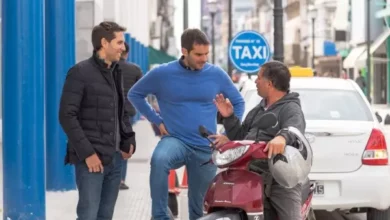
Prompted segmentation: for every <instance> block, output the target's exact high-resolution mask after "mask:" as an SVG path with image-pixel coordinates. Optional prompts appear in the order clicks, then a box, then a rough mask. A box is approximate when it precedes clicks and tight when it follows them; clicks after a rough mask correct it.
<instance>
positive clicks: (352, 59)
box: [343, 45, 366, 69]
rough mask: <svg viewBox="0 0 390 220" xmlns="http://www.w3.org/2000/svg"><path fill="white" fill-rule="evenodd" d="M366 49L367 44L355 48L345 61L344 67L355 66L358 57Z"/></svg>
mask: <svg viewBox="0 0 390 220" xmlns="http://www.w3.org/2000/svg"><path fill="white" fill-rule="evenodd" d="M364 51H366V46H365V45H362V46H358V47H355V48H353V49H352V50H351V52H350V53H349V54H348V56H347V58H345V60H344V62H343V66H344V68H346V69H349V68H355V65H356V61H357V59H358V58H359V56H360V55H361V54H362V53H363V52H364Z"/></svg>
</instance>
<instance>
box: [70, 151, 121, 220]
mask: <svg viewBox="0 0 390 220" xmlns="http://www.w3.org/2000/svg"><path fill="white" fill-rule="evenodd" d="M122 160H123V159H122V156H121V154H120V153H119V152H117V153H115V155H114V158H113V160H112V162H111V164H110V165H107V166H105V167H104V172H103V173H90V172H89V171H88V167H87V164H86V163H85V162H80V163H78V164H76V183H77V188H78V192H79V201H78V204H77V220H111V219H112V216H113V214H114V209H115V203H116V200H117V198H118V193H119V185H120V182H121V170H122Z"/></svg>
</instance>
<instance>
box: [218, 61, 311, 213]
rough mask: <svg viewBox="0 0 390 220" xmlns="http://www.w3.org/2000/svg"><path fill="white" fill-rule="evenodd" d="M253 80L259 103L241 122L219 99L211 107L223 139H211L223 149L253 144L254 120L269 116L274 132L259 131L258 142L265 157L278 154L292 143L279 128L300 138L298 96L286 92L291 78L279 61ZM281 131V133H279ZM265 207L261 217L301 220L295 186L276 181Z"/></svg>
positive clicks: (299, 189)
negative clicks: (220, 121) (231, 142)
mask: <svg viewBox="0 0 390 220" xmlns="http://www.w3.org/2000/svg"><path fill="white" fill-rule="evenodd" d="M257 75H258V78H257V79H256V85H257V92H258V94H259V96H261V97H262V98H263V99H262V101H261V102H260V103H259V104H258V105H257V106H256V107H255V108H254V109H252V110H251V111H250V112H249V113H248V115H247V117H246V118H245V120H244V122H243V123H242V124H241V122H240V119H239V118H237V117H236V116H235V115H234V114H233V106H232V104H231V103H230V101H229V100H228V99H225V98H224V97H223V95H218V96H217V97H216V99H215V104H216V106H217V108H218V110H219V112H220V114H221V115H222V117H224V119H223V125H224V127H225V130H226V135H227V136H224V135H212V138H214V139H215V141H214V142H215V144H216V145H217V147H218V146H221V145H223V144H224V143H226V142H228V141H229V140H242V139H249V140H255V138H256V134H257V130H258V129H257V127H258V124H257V123H258V119H259V117H260V116H261V115H262V114H264V113H265V112H273V113H274V114H276V116H277V117H278V125H277V126H275V127H274V128H269V129H266V130H260V132H259V136H258V137H259V140H262V141H268V145H267V147H266V148H265V149H264V151H268V157H269V158H271V156H272V155H276V154H282V153H283V152H284V149H285V146H286V144H288V145H291V144H293V142H295V140H296V139H295V137H294V136H293V135H291V134H289V133H287V132H285V131H281V129H283V128H287V127H289V126H293V127H295V128H297V129H298V130H299V131H300V132H301V133H302V134H304V130H305V127H306V123H305V118H304V115H303V112H302V109H301V105H300V100H299V94H298V93H295V92H290V91H289V90H290V78H291V74H290V71H289V69H288V68H287V66H285V65H284V64H283V63H281V62H279V61H270V62H268V63H266V64H264V65H263V66H262V67H261V69H260V71H259V73H258V74H257ZM279 131H281V132H279ZM278 132H279V133H278ZM258 165H259V166H261V167H262V169H263V170H264V169H265V170H268V169H269V168H268V163H267V161H264V162H263V161H262V163H260V164H258ZM267 187H270V191H269V195H266V196H267V197H268V199H267V200H268V201H267V202H268V203H269V204H270V207H269V209H268V210H265V215H267V212H268V213H272V212H276V214H277V216H278V219H279V220H301V219H302V217H301V200H302V196H301V195H302V186H301V184H298V185H297V186H295V187H293V188H285V187H283V186H281V185H279V184H278V183H276V181H272V182H271V184H270V186H266V189H267Z"/></svg>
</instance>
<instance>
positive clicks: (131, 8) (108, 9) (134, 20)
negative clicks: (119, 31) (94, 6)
mask: <svg viewBox="0 0 390 220" xmlns="http://www.w3.org/2000/svg"><path fill="white" fill-rule="evenodd" d="M101 1H103V5H104V9H103V17H104V20H110V21H115V22H117V23H119V24H120V25H122V26H124V27H126V28H127V32H129V33H130V35H131V36H132V37H134V38H136V39H137V40H138V41H140V42H141V43H142V44H143V45H149V26H150V20H149V19H150V15H149V1H140V0H101Z"/></svg>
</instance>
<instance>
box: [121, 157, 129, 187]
mask: <svg viewBox="0 0 390 220" xmlns="http://www.w3.org/2000/svg"><path fill="white" fill-rule="evenodd" d="M127 162H128V160H123V161H122V171H121V180H122V181H123V182H124V181H126V174H127Z"/></svg>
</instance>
